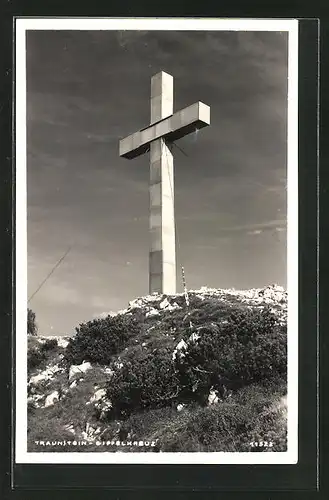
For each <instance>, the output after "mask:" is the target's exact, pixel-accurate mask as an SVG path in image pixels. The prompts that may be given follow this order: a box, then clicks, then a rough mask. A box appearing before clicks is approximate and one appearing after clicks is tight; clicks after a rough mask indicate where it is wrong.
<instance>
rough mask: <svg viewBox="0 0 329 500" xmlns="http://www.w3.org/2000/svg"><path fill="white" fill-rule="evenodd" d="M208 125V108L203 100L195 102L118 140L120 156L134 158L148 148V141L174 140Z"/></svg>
mask: <svg viewBox="0 0 329 500" xmlns="http://www.w3.org/2000/svg"><path fill="white" fill-rule="evenodd" d="M207 125H210V108H209V106H207V105H206V104H204V103H203V102H200V101H198V102H196V103H194V104H192V105H191V106H188V107H187V108H184V109H182V110H181V111H178V112H177V113H174V114H173V115H171V116H168V118H165V119H163V120H160V121H159V122H157V123H154V124H152V125H150V126H149V127H146V128H144V129H142V130H140V131H139V132H136V133H135V134H132V135H129V136H128V137H125V138H124V139H122V140H121V141H120V146H119V148H120V156H122V157H124V158H128V159H132V158H136V156H139V155H141V154H143V153H145V152H146V151H147V149H148V146H149V144H150V142H152V141H154V140H156V139H159V138H163V139H167V140H169V141H176V140H177V139H180V138H181V137H184V136H185V135H187V134H189V133H191V132H194V131H195V130H197V129H200V128H203V127H206V126H207Z"/></svg>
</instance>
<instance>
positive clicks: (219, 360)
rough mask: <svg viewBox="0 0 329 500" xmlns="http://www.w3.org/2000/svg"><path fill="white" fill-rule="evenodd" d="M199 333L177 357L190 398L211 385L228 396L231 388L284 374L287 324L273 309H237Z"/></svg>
mask: <svg viewBox="0 0 329 500" xmlns="http://www.w3.org/2000/svg"><path fill="white" fill-rule="evenodd" d="M196 333H197V334H198V335H199V336H200V337H199V339H198V340H197V342H191V343H189V345H188V348H187V350H186V352H184V351H183V352H182V354H183V355H182V356H177V359H176V369H177V371H178V373H179V380H180V385H181V387H182V388H184V391H185V394H186V396H187V398H189V399H194V400H198V401H199V402H202V400H204V401H205V398H206V397H207V396H208V393H209V390H210V388H211V387H212V386H213V387H214V389H216V390H218V391H219V394H220V395H221V396H225V393H226V391H227V389H231V390H236V389H238V388H239V387H242V386H245V385H248V384H251V383H254V382H261V381H264V380H266V379H269V380H270V379H271V378H272V377H275V378H279V379H283V380H285V379H286V370H287V344H286V327H285V326H282V325H281V324H279V322H278V321H277V318H276V316H275V315H273V314H272V313H271V312H270V311H269V310H267V309H266V310H251V309H246V308H244V309H240V310H234V311H233V312H231V313H230V314H229V315H228V316H227V318H226V319H225V320H224V321H221V322H217V323H214V322H212V323H210V324H209V323H206V324H205V325H204V326H203V327H201V328H198V329H197V330H196ZM204 401H203V402H204Z"/></svg>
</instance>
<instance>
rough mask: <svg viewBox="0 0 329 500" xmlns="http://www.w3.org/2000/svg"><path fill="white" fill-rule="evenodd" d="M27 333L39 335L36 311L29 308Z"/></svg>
mask: <svg viewBox="0 0 329 500" xmlns="http://www.w3.org/2000/svg"><path fill="white" fill-rule="evenodd" d="M27 333H28V335H33V336H35V335H37V334H38V327H37V323H36V319H35V313H34V312H33V311H32V309H28V310H27Z"/></svg>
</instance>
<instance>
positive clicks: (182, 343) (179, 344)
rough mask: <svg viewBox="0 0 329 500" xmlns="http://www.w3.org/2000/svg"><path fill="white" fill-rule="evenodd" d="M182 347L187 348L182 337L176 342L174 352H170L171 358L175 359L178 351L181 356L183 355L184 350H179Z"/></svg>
mask: <svg viewBox="0 0 329 500" xmlns="http://www.w3.org/2000/svg"><path fill="white" fill-rule="evenodd" d="M182 349H184V350H185V349H187V343H186V342H185V340H183V339H182V340H181V341H180V342H178V344H177V346H176V347H175V350H174V352H173V353H172V359H173V360H175V359H176V357H177V354H178V353H179V355H180V356H181V357H182V358H183V357H184V356H185V352H180V351H181V350H182Z"/></svg>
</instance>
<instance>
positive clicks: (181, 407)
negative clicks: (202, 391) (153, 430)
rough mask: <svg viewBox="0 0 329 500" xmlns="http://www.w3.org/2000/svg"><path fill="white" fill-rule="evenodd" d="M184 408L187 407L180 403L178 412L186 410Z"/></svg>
mask: <svg viewBox="0 0 329 500" xmlns="http://www.w3.org/2000/svg"><path fill="white" fill-rule="evenodd" d="M184 408H185V405H184V404H182V403H180V404H179V405H177V411H178V412H181V411H182V410H184Z"/></svg>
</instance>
